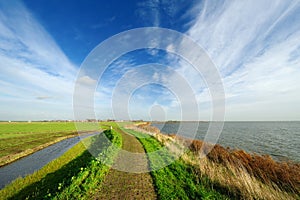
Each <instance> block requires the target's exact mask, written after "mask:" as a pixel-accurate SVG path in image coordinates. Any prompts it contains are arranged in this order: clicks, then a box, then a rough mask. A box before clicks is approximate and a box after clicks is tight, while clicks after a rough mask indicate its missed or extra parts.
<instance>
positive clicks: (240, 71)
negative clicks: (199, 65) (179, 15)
mask: <svg viewBox="0 0 300 200" xmlns="http://www.w3.org/2000/svg"><path fill="white" fill-rule="evenodd" d="M196 8H197V10H195V9H194V10H193V13H192V14H193V15H194V18H195V20H194V25H193V26H192V27H191V28H190V29H189V31H188V32H187V34H188V35H189V36H191V37H192V38H193V39H194V40H195V41H196V42H197V43H198V44H200V45H201V46H202V47H203V48H204V49H205V50H206V51H207V53H208V55H209V56H210V57H211V58H212V60H213V61H214V63H215V64H216V66H217V68H218V69H219V71H220V72H221V76H222V78H223V83H224V86H225V90H226V102H227V107H226V108H227V109H226V119H229V120H296V119H300V115H299V113H300V110H299V106H297V102H299V100H300V94H299V92H298V91H299V89H300V88H299V85H300V82H299V77H300V76H299V75H300V68H299V62H300V57H299V56H298V55H299V47H300V24H299V23H298V21H299V20H300V15H299V13H300V3H299V1H223V2H222V3H220V2H217V1H203V2H201V3H199V4H198V5H197V6H196ZM178 70H179V71H182V72H184V73H183V74H184V75H185V77H187V79H188V80H189V81H190V82H191V84H192V85H200V86H201V85H202V84H201V81H197V80H195V75H193V74H194V73H193V70H192V69H191V68H190V67H187V66H186V65H182V66H181V67H180V68H179V69H178ZM200 88H201V87H200ZM197 95H198V97H199V101H200V99H202V100H203V99H205V100H209V98H210V97H209V93H208V91H207V89H206V90H203V91H202V92H198V94H197ZM297 113H298V114H297Z"/></svg>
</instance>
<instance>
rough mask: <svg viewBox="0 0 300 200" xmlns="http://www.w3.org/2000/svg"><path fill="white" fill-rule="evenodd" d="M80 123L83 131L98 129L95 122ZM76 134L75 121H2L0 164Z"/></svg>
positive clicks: (0, 125) (0, 124) (0, 128)
mask: <svg viewBox="0 0 300 200" xmlns="http://www.w3.org/2000/svg"><path fill="white" fill-rule="evenodd" d="M79 124H80V129H81V131H92V130H95V129H96V126H95V124H94V123H79ZM96 125H97V124H96ZM98 128H100V126H99V127H98ZM76 135H77V130H76V127H75V124H74V123H73V122H32V123H27V122H11V123H7V122H1V123H0V166H1V165H4V164H7V163H9V162H12V161H14V160H16V159H18V158H20V157H23V156H26V155H28V154H30V153H33V152H35V151H37V150H39V149H41V148H44V147H45V146H48V145H50V144H52V143H55V142H58V141H60V140H62V139H65V138H67V137H72V136H76ZM26 151H27V152H26ZM8 156H9V159H8Z"/></svg>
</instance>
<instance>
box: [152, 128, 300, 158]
mask: <svg viewBox="0 0 300 200" xmlns="http://www.w3.org/2000/svg"><path fill="white" fill-rule="evenodd" d="M181 123H182V124H183V126H184V127H185V128H184V130H185V131H184V132H185V133H182V132H178V134H180V135H185V136H186V135H188V134H187V133H186V132H189V127H190V130H193V128H192V127H194V126H197V124H199V125H198V129H196V130H197V135H196V139H202V140H203V139H204V136H205V134H206V132H207V129H208V125H209V122H199V123H198V122H181ZM179 125H180V122H177V123H165V124H163V123H152V126H156V127H157V128H159V129H160V130H161V131H162V132H164V133H177V131H178V128H179ZM218 143H219V144H221V145H222V146H225V147H227V146H228V147H231V148H236V149H243V150H246V151H248V152H252V153H254V152H255V153H259V154H269V155H271V156H272V157H273V158H275V159H276V160H293V161H296V162H300V153H299V149H300V122H225V123H224V128H223V131H222V133H221V136H220V138H219V140H218Z"/></svg>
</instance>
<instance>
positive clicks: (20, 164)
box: [0, 133, 98, 189]
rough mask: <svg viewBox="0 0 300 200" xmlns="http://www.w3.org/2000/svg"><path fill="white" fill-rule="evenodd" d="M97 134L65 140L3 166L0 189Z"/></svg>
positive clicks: (0, 172) (0, 170) (0, 175)
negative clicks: (82, 140)
mask: <svg viewBox="0 0 300 200" xmlns="http://www.w3.org/2000/svg"><path fill="white" fill-rule="evenodd" d="M96 134H98V133H91V134H86V135H84V136H83V135H81V136H80V137H79V136H77V137H73V138H69V139H65V140H63V141H61V142H58V143H56V144H53V145H51V146H49V147H46V148H44V149H42V150H40V151H37V152H35V153H33V154H31V155H29V156H26V157H24V158H21V159H20V160H17V161H15V162H13V163H11V164H8V165H5V166H3V167H1V168H0V189H2V188H4V186H5V185H7V184H9V183H10V182H12V181H13V180H15V179H16V178H18V177H24V176H26V175H28V174H32V173H33V172H35V171H37V170H39V169H41V168H42V167H43V166H45V165H46V164H47V163H49V162H50V161H52V160H54V159H56V158H58V157H59V156H61V155H62V154H63V153H65V152H66V151H67V150H69V149H70V148H71V147H73V146H74V145H75V144H77V143H78V142H80V139H83V138H85V137H90V136H93V135H96Z"/></svg>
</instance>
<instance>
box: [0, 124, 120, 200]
mask: <svg viewBox="0 0 300 200" xmlns="http://www.w3.org/2000/svg"><path fill="white" fill-rule="evenodd" d="M105 135H106V136H107V138H109V139H110V140H111V141H112V143H114V144H115V145H117V146H119V147H120V146H121V143H122V140H121V136H120V134H119V133H118V132H116V131H111V130H107V131H105ZM102 137H103V134H100V135H97V136H93V137H89V138H86V139H85V141H84V142H85V144H89V148H94V149H95V148H99V146H101V149H99V156H101V157H102V159H106V161H105V163H107V162H110V163H111V162H113V159H114V157H115V156H116V154H117V149H116V148H114V147H113V146H110V145H109V144H108V143H103V141H105V140H103V138H102ZM95 144H97V145H95ZM108 171H109V167H108V166H107V165H105V164H104V163H102V162H101V161H99V160H97V159H95V158H94V157H93V156H92V155H91V154H90V153H89V151H88V150H86V147H85V146H84V145H83V144H82V143H78V144H77V145H75V146H74V147H73V148H71V149H70V150H68V151H67V152H66V153H65V154H63V155H62V156H61V157H59V158H58V159H56V160H53V161H52V162H50V163H48V164H47V165H46V166H44V167H43V168H42V169H41V170H39V171H37V172H35V173H33V174H31V175H28V176H26V177H25V178H19V179H17V180H15V181H13V182H12V183H11V184H9V185H8V186H6V187H5V188H4V189H2V190H1V191H0V197H1V199H26V198H29V199H89V196H90V195H93V192H94V191H95V189H97V188H98V187H99V186H100V185H101V182H102V180H103V178H104V176H105V175H106V174H107V173H108Z"/></svg>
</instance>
